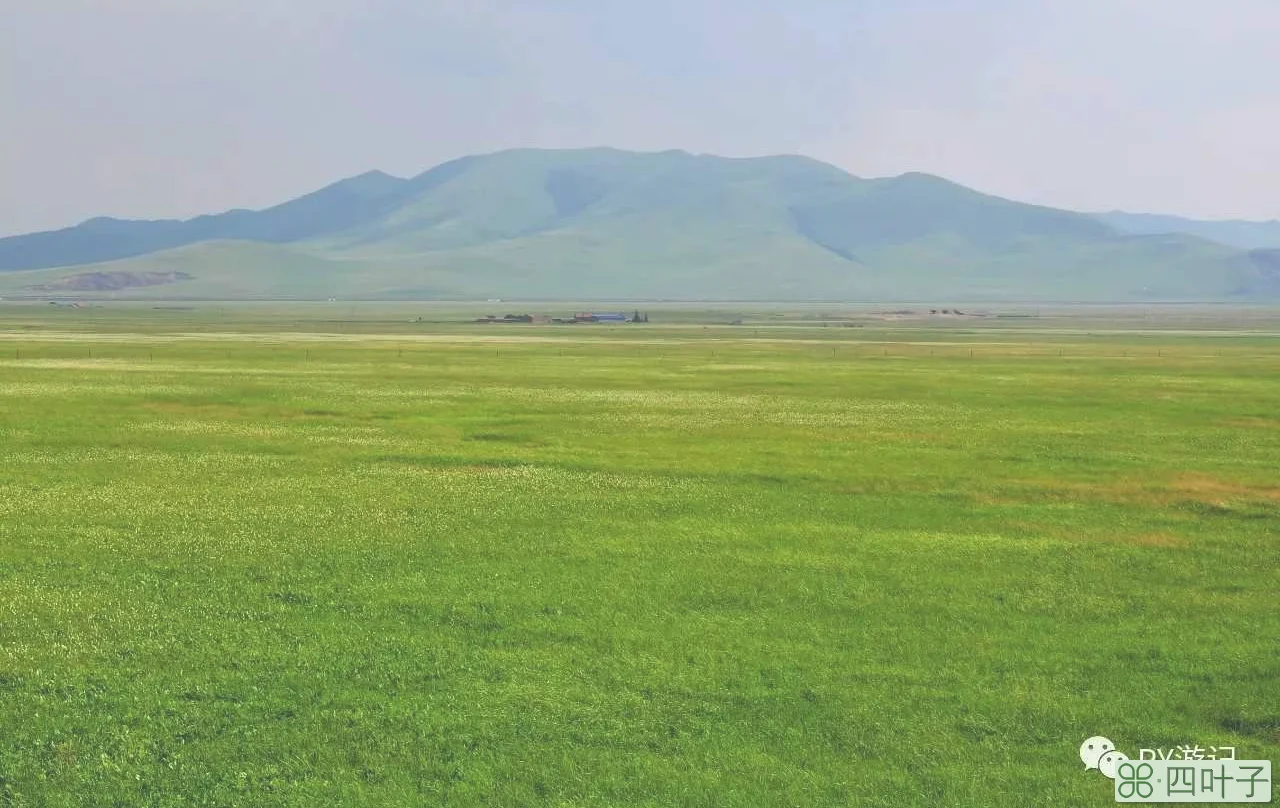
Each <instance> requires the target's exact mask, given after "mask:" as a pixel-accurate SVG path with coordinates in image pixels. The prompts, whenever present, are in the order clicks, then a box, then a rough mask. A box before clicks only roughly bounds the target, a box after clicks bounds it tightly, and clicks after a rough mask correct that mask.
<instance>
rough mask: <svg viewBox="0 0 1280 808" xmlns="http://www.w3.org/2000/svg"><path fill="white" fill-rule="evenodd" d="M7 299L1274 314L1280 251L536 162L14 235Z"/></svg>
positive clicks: (906, 184) (876, 195)
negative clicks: (1129, 305) (935, 304)
mask: <svg viewBox="0 0 1280 808" xmlns="http://www.w3.org/2000/svg"><path fill="white" fill-rule="evenodd" d="M95 273H96V274H95ZM0 293H3V294H5V295H28V296H41V295H43V296H49V295H53V294H59V293H63V294H67V295H69V294H73V293H74V295H75V296H78V297H129V298H193V299H194V298H204V299H214V298H220V299H238V298H326V297H341V298H366V299H415V298H422V299H430V298H443V299H459V298H491V297H501V298H531V299H538V298H540V299H552V298H559V299H570V298H573V299H585V298H596V299H604V298H627V299H635V298H649V299H655V298H658V299H673V300H674V299H743V300H749V299H756V300H800V299H807V300H821V299H832V300H908V299H910V300H925V299H951V300H957V301H961V300H966V301H967V300H992V301H994V300H1013V299H1016V300H1027V301H1032V300H1045V301H1054V300H1064V301H1065V300H1070V301H1123V300H1233V299H1234V300H1256V299H1280V251H1275V253H1274V254H1272V252H1269V251H1266V250H1253V251H1248V250H1240V249H1236V248H1233V247H1229V246H1226V245H1222V244H1218V243H1214V242H1212V241H1209V240H1206V239H1203V238H1198V237H1195V236H1192V235H1186V234H1180V233H1172V234H1142V235H1134V234H1130V233H1125V232H1122V231H1121V230H1120V229H1117V228H1116V227H1114V226H1112V225H1109V224H1108V223H1106V222H1105V221H1101V220H1099V219H1098V218H1097V217H1095V216H1092V215H1088V214H1081V213H1073V212H1069V211H1062V210H1056V209H1053V208H1047V207H1041V206H1035V205H1027V204H1022V203H1019V202H1014V201H1010V200H1007V199H1002V198H999V197H995V196H990V195H986V194H982V193H979V192H977V191H974V190H971V189H969V188H965V187H963V186H960V185H957V184H955V183H952V182H950V181H948V180H945V179H942V178H939V177H934V176H930V175H927V174H919V173H909V174H903V175H901V176H898V177H890V178H881V179H863V178H860V177H855V176H853V175H850V174H848V173H846V172H844V171H842V170H840V169H838V168H836V167H834V166H831V165H828V164H826V163H822V162H819V161H817V160H813V159H810V158H806V157H799V156H777V157H762V158H725V157H716V156H711V155H694V154H690V153H687V152H680V151H670V152H657V153H634V152H625V151H619V150H616V149H607V148H600V149H585V150H533V149H521V150H513V151H506V152H498V153H496V154H491V155H483V156H472V157H463V158H460V159H458V160H454V161H450V162H448V163H444V164H442V165H439V166H436V167H435V168H433V169H431V170H429V171H427V172H424V173H423V174H420V175H418V176H416V177H413V178H409V179H400V178H396V177H392V176H390V175H387V174H384V173H382V172H369V173H366V174H362V175H360V176H358V177H353V178H350V179H347V180H342V181H340V182H337V183H334V184H332V185H329V186H326V187H325V188H322V189H320V190H318V191H315V192H313V193H311V194H307V195H305V196H302V197H299V198H297V199H294V200H291V201H288V202H285V203H282V204H280V205H276V206H274V207H271V208H267V209H265V210H262V211H244V210H235V211H228V212H226V213H223V214H218V215H214V216H202V217H197V218H195V219H191V220H187V221H157V222H136V221H122V220H115V219H93V220H90V221H88V222H85V223H83V224H81V225H78V226H77V227H73V228H66V229H64V230H59V231H52V232H48V233H36V234H31V235H27V236H14V237H10V238H6V239H0Z"/></svg>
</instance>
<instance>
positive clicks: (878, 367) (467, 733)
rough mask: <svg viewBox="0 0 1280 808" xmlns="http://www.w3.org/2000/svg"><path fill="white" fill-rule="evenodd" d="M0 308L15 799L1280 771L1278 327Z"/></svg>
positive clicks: (374, 800)
mask: <svg viewBox="0 0 1280 808" xmlns="http://www.w3.org/2000/svg"><path fill="white" fill-rule="evenodd" d="M512 305H513V306H514V305H516V304H512ZM0 306H2V308H0V728H2V731H0V806H24V807H25V806H79V805H128V806H132V805H146V806H178V805H183V806H233V805H242V806H315V805H378V806H387V805H406V806H409V805H414V806H417V805H477V806H479V805H484V806H519V805H529V806H534V805H563V806H630V805H634V806H642V805H644V806H670V805H681V806H750V807H751V808H756V807H759V806H774V805H777V806H783V805H787V806H791V805H861V806H940V805H957V806H960V805H965V806H1018V807H1019V808H1026V807H1027V806H1046V807H1047V806H1054V808H1060V807H1061V806H1077V805H1079V806H1090V805H1098V806H1101V805H1105V804H1111V803H1112V797H1111V784H1110V782H1109V781H1107V780H1106V779H1105V778H1103V777H1102V776H1101V775H1099V774H1098V773H1097V772H1086V771H1084V767H1083V764H1082V763H1081V762H1080V759H1079V757H1078V755H1077V749H1078V747H1079V745H1080V742H1081V741H1082V740H1083V739H1084V738H1086V737H1088V736H1092V735H1105V736H1108V737H1110V738H1112V739H1113V740H1115V741H1116V742H1117V743H1118V744H1119V746H1120V748H1121V749H1122V750H1125V751H1127V752H1129V754H1130V755H1131V756H1134V757H1136V754H1137V750H1138V749H1139V748H1142V747H1161V748H1167V747H1172V746H1179V745H1182V744H1198V745H1201V746H1203V747H1206V748H1207V747H1209V746H1233V747H1235V748H1236V750H1237V756H1238V757H1241V758H1267V759H1272V760H1277V761H1280V754H1278V753H1280V698H1278V697H1277V694H1278V693H1280V613H1278V612H1277V603H1280V546H1278V545H1277V535H1278V534H1280V531H1278V530H1277V528H1278V527H1280V473H1278V472H1277V469H1280V412H1278V411H1277V402H1280V310H1276V309H1252V310H1243V309H1240V310H1237V309H1229V308H1226V307H1216V308H1210V309H1196V308H1187V307H1184V308H1176V307H1167V308H1160V307H1155V308H1154V309H1151V310H1147V309H1137V308H1133V309H1123V310H1122V309H1106V308H1093V309H1087V310H1085V309H1081V310H1070V309H1061V310H1056V311H1054V312H1047V313H1046V312H1030V311H1014V310H1012V309H1010V310H1009V312H1008V313H1007V316H1005V317H1000V316H996V315H995V314H993V316H991V317H988V318H983V319H978V318H963V317H950V318H946V317H923V316H917V315H915V314H911V315H906V314H901V313H894V312H879V311H872V310H870V309H866V310H858V311H843V312H842V311H838V307H835V306H828V307H823V308H820V307H807V308H805V307H791V308H790V309H787V308H777V309H771V308H769V307H763V306H759V307H749V308H742V307H739V308H738V309H733V307H731V306H719V307H717V306H710V305H708V306H704V307H698V306H692V305H690V306H684V307H676V306H668V307H666V308H663V307H659V306H657V305H656V304H655V306H653V311H652V313H651V323H650V324H648V325H643V324H625V325H612V326H609V325H592V326H541V325H523V324H522V325H478V324H472V323H466V322H460V321H461V320H465V319H466V318H467V317H469V316H471V315H473V314H475V313H476V312H478V311H480V310H481V309H484V308H489V309H493V308H499V309H505V308H508V306H507V304H491V305H488V306H483V305H482V306H480V307H472V308H468V307H466V306H455V307H436V308H430V307H414V306H412V305H409V304H397V305H394V306H390V305H374V304H359V305H356V304H342V303H332V304H327V305H324V304H309V305H303V304H290V305H284V304H259V305H247V304H238V305H233V304H227V305H226V306H222V305H219V304H205V303H191V304H183V306H182V307H174V308H153V307H151V306H150V305H147V306H142V305H132V306H131V305H128V304H123V303H118V304H103V305H99V306H95V307H90V308H84V309H70V308H63V307H48V306H44V305H41V306H36V305H34V304H26V305H9V304H0ZM526 308H528V307H526ZM627 308H628V310H629V309H630V308H631V306H628V307H627ZM473 309H474V310H473ZM498 313H499V314H501V313H502V312H501V311H499V312H498Z"/></svg>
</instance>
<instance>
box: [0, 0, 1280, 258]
mask: <svg viewBox="0 0 1280 808" xmlns="http://www.w3.org/2000/svg"><path fill="white" fill-rule="evenodd" d="M1277 41H1280V5H1277V4H1276V3H1275V2H1274V1H1273V0H1214V2H1210V0H1073V2H1062V1H1061V0H901V2H893V3H850V2H835V1H834V0H795V2H791V3H786V4H778V3H764V2H758V0H654V1H653V2H647V3H609V2H606V3H600V2H586V0H469V2H454V1H453V0H450V1H449V2H440V1H439V0H369V2H364V3H352V2H349V0H341V2H339V0H311V2H307V3H305V4H304V3H300V2H298V0H252V2H251V1H250V0H219V2H216V3H215V2H211V0H191V2H184V3H179V4H175V3H166V2H159V0H119V2H113V3H102V2H97V0H13V1H12V2H10V3H7V4H6V5H5V10H4V24H3V25H0V109H4V111H5V116H4V125H3V127H0V145H2V148H0V234H13V233H22V232H29V231H33V230H39V229H47V228H56V227H63V226H66V225H70V224H74V223H76V222H79V221H82V220H84V219H87V218H90V217H94V216H99V215H111V216H118V217H125V218H183V217H190V216H195V215H198V214H201V213H207V212H213V211H219V210H226V209H229V208H233V207H252V208H261V207H266V206H269V205H272V204H274V203H276V202H278V201H279V200H282V199H289V198H292V197H296V196H298V195H300V194H302V193H305V192H306V191H308V190H310V189H313V188H317V187H320V186H321V185H324V184H325V183H327V182H330V181H332V179H333V178H335V177H343V176H354V175H357V174H359V173H361V172H363V171H366V170H368V169H369V168H371V167H377V168H381V169H383V170H386V171H388V172H390V173H392V174H396V175H399V176H414V175H416V174H418V173H420V172H421V171H422V170H424V169H425V168H427V167H429V166H431V165H435V164H438V163H440V162H443V161H445V160H448V159H451V158H453V157H455V156H457V155H460V154H471V153H479V152H489V151H496V150H499V149H503V148H507V147H515V146H541V147H583V146H596V145H601V144H610V145H615V146H618V147H622V148H632V149H640V150H663V149H668V148H684V149H689V150H691V151H696V152H708V153H716V154H726V155H730V156H750V155H764V154H777V153H795V154H808V155H811V156H813V157H816V158H818V159H822V160H825V161H828V162H831V163H833V164H835V165H837V166H840V167H841V168H844V169H846V170H849V171H851V172H853V173H854V174H857V175H860V176H892V175H897V174H900V173H902V172H906V171H923V172H928V173H931V174H937V175H941V176H946V177H949V178H951V179H954V180H956V181H957V182H960V183H963V184H964V185H967V186H970V187H975V188H981V189H983V190H984V191H988V192H990V193H995V194H999V195H1001V196H1005V197H1009V198H1014V199H1020V200H1025V201H1028V202H1034V203H1039V204H1048V205H1053V206H1057V207H1063V208H1069V209H1075V210H1090V211H1097V210H1112V209H1123V210H1130V211H1138V212H1147V211H1150V212H1160V213H1172V214H1181V215H1187V216H1193V217H1215V218H1246V219H1273V218H1280V194H1277V193H1276V189H1277V188H1280V138H1276V137H1275V132H1276V131H1278V130H1280V96H1278V95H1277V94H1276V93H1275V91H1274V87H1275V85H1274V76H1276V75H1280V48H1276V46H1275V43H1276V42H1277Z"/></svg>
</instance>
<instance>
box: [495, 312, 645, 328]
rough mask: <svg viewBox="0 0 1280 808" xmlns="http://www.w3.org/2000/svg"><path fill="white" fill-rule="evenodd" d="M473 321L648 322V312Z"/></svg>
mask: <svg viewBox="0 0 1280 808" xmlns="http://www.w3.org/2000/svg"><path fill="white" fill-rule="evenodd" d="M473 322H477V323H535V324H538V323H542V324H549V323H557V324H567V325H569V324H574V323H647V322H649V315H648V313H644V314H641V313H640V312H639V311H636V312H635V313H634V314H633V315H632V316H630V317H628V316H627V315H625V314H622V313H621V312H594V311H580V312H578V313H577V314H574V315H573V316H572V317H550V316H547V315H543V314H504V315H503V316H501V317H498V316H497V315H493V314H489V315H486V316H484V317H477V318H476V319H475V320H474V321H473Z"/></svg>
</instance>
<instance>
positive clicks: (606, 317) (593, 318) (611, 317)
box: [573, 312, 627, 323]
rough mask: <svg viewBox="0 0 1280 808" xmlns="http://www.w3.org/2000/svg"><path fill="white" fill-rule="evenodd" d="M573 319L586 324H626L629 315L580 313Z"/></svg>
mask: <svg viewBox="0 0 1280 808" xmlns="http://www.w3.org/2000/svg"><path fill="white" fill-rule="evenodd" d="M573 319H575V320H578V321H580V322H586V323H625V322H626V321H627V315H625V314H618V313H616V312H579V313H578V314H576V315H575V316H574V318H573Z"/></svg>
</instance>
